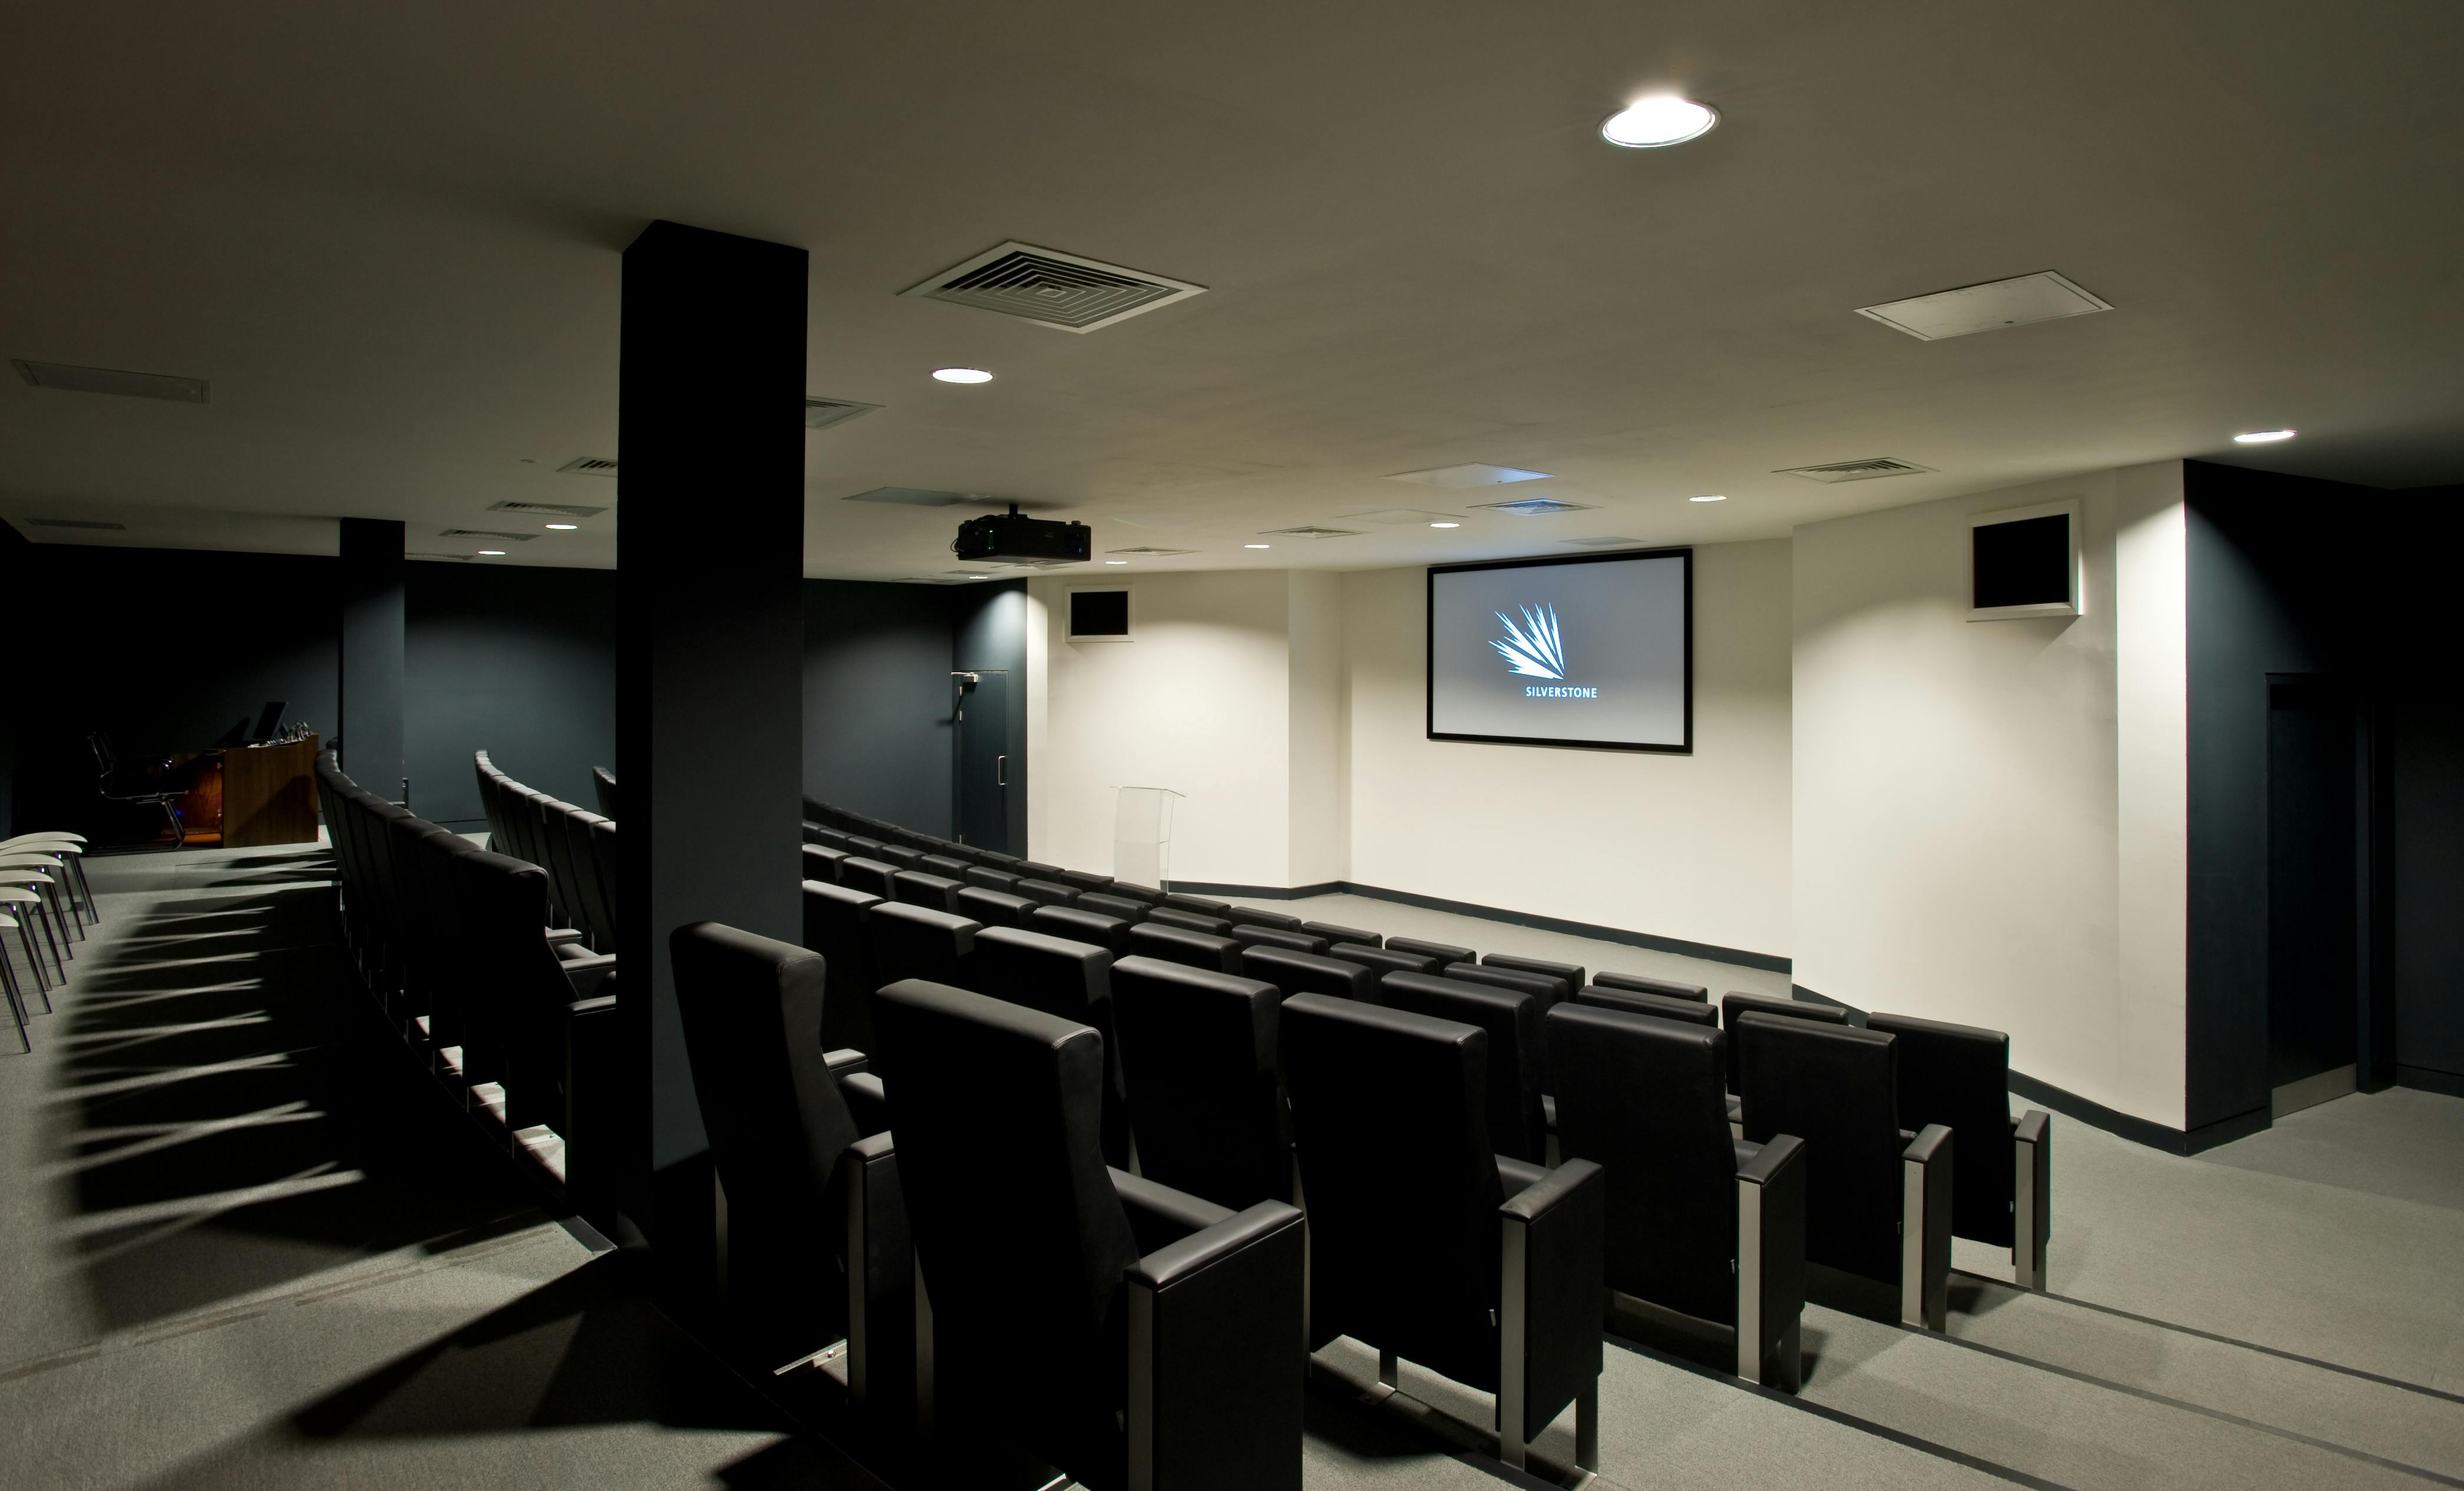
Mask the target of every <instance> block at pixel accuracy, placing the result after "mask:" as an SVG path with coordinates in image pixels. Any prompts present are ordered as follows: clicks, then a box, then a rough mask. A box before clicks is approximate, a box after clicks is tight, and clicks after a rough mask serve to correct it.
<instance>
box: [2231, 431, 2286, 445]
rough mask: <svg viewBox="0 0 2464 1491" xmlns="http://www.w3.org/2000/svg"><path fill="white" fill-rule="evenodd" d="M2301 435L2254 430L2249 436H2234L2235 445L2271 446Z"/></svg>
mask: <svg viewBox="0 0 2464 1491" xmlns="http://www.w3.org/2000/svg"><path fill="white" fill-rule="evenodd" d="M2300 433H2301V432H2300V431H2299V430H2253V431H2252V432H2250V433H2249V434H2237V435H2234V436H2233V444H2235V445H2269V444H2273V443H2274V442H2276V441H2277V440H2290V439H2292V438H2293V437H2294V436H2295V435H2297V434H2300Z"/></svg>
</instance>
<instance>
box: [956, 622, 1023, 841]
mask: <svg viewBox="0 0 2464 1491" xmlns="http://www.w3.org/2000/svg"><path fill="white" fill-rule="evenodd" d="M947 593H948V594H949V596H950V603H951V612H952V617H953V626H954V630H955V640H954V642H953V644H952V649H951V655H950V657H951V660H950V666H952V667H954V668H964V669H967V670H969V671H971V672H972V671H982V672H1001V673H1005V674H1007V675H1009V679H1010V688H1009V701H1010V707H1009V745H1008V747H1007V749H1008V753H1009V760H1010V768H1009V771H1008V777H1009V797H1008V806H1009V845H1008V851H1009V853H1011V854H1014V855H1023V854H1024V853H1025V852H1026V779H1027V771H1028V769H1029V766H1030V764H1029V763H1028V761H1027V759H1026V583H1025V582H1024V581H1023V580H1009V581H1002V582H1000V583H998V584H994V585H982V586H974V585H971V586H967V587H965V588H963V589H959V590H951V591H949V592H947Z"/></svg>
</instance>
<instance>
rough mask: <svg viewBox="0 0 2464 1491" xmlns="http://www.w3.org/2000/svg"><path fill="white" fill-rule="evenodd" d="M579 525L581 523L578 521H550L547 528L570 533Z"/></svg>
mask: <svg viewBox="0 0 2464 1491" xmlns="http://www.w3.org/2000/svg"><path fill="white" fill-rule="evenodd" d="M581 526H582V524H580V523H549V524H548V527H549V529H550V530H551V531H553V532H557V533H571V532H572V531H573V530H574V529H576V528H579V527H581Z"/></svg>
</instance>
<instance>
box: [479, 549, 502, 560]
mask: <svg viewBox="0 0 2464 1491" xmlns="http://www.w3.org/2000/svg"><path fill="white" fill-rule="evenodd" d="M479 557H480V558H482V559H502V558H504V557H505V551H504V550H503V549H500V548H483V549H481V550H479Z"/></svg>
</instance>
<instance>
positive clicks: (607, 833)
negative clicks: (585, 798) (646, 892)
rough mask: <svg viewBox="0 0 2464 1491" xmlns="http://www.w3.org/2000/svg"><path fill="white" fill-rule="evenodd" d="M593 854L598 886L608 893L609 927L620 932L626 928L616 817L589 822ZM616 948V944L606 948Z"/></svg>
mask: <svg viewBox="0 0 2464 1491" xmlns="http://www.w3.org/2000/svg"><path fill="white" fill-rule="evenodd" d="M590 857H591V859H592V861H593V862H594V863H595V864H597V866H598V867H599V888H600V890H601V891H603V892H604V893H605V895H606V897H607V926H608V930H609V931H610V932H612V933H614V934H616V935H618V936H620V937H621V936H622V935H623V934H624V931H625V886H624V882H623V881H622V880H620V879H617V878H616V877H617V874H618V872H619V868H620V866H619V864H618V861H617V858H616V820H615V819H613V818H594V819H592V820H591V823H590ZM607 950H608V951H610V952H613V951H615V950H616V949H615V948H614V946H609V948H608V949H607Z"/></svg>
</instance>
